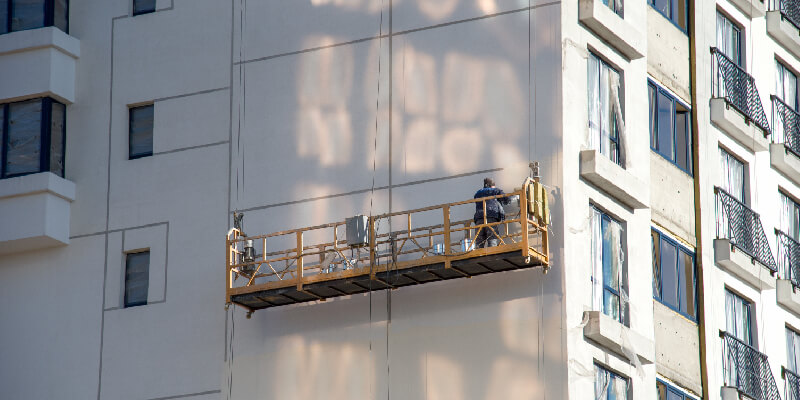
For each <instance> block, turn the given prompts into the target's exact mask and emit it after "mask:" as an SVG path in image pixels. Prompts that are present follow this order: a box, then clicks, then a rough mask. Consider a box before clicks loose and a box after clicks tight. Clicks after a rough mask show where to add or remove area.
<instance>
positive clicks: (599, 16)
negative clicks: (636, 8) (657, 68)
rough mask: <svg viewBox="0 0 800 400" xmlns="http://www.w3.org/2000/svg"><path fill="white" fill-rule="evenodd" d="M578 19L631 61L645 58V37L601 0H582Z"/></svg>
mask: <svg viewBox="0 0 800 400" xmlns="http://www.w3.org/2000/svg"><path fill="white" fill-rule="evenodd" d="M578 19H579V20H580V21H581V22H582V23H583V24H584V25H586V26H587V27H589V29H591V30H592V31H594V33H596V34H597V35H598V36H600V37H601V38H603V39H605V40H606V41H608V42H609V43H610V44H611V45H612V46H614V47H615V48H616V49H617V50H619V51H620V52H621V53H622V54H624V55H625V56H626V57H628V58H629V59H631V60H635V59H638V58H642V57H644V54H645V51H646V48H645V44H644V42H643V41H642V38H643V37H644V35H642V34H641V33H640V32H639V31H637V30H636V29H635V28H634V27H633V26H631V24H629V23H628V22H625V20H624V19H622V18H621V17H620V16H619V15H617V14H615V13H614V12H613V11H611V9H610V8H608V6H606V5H605V4H603V2H602V1H600V0H580V3H579V10H578Z"/></svg>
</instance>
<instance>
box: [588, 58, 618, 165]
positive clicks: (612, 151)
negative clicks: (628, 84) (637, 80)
mask: <svg viewBox="0 0 800 400" xmlns="http://www.w3.org/2000/svg"><path fill="white" fill-rule="evenodd" d="M588 64H589V68H588V75H587V78H588V80H587V82H588V95H589V99H588V100H589V135H590V136H589V140H590V146H591V147H592V148H593V149H596V150H598V151H599V152H600V153H602V154H603V155H605V156H606V157H608V158H610V159H611V161H613V162H615V163H616V164H619V165H623V164H624V163H623V160H622V156H621V154H620V149H621V138H620V134H619V131H620V129H619V126H620V124H621V122H622V121H621V119H622V94H621V93H622V81H621V78H620V75H619V72H617V70H615V69H614V68H613V67H611V66H610V65H608V64H606V63H605V62H604V61H603V60H602V59H600V58H599V57H597V56H595V55H594V54H592V53H589V60H588Z"/></svg>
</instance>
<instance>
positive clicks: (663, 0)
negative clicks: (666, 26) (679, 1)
mask: <svg viewBox="0 0 800 400" xmlns="http://www.w3.org/2000/svg"><path fill="white" fill-rule="evenodd" d="M656 10H658V11H660V12H661V13H662V14H664V15H666V16H667V17H668V18H669V17H670V6H669V0H656Z"/></svg>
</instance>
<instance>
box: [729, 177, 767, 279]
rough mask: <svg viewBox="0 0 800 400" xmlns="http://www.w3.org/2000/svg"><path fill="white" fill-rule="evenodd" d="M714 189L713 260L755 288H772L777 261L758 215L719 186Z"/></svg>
mask: <svg viewBox="0 0 800 400" xmlns="http://www.w3.org/2000/svg"><path fill="white" fill-rule="evenodd" d="M714 192H715V193H716V196H717V201H716V203H717V204H716V207H717V239H716V240H714V261H715V262H716V263H717V265H719V266H720V267H721V268H722V269H724V270H726V271H728V272H730V273H732V274H734V275H736V276H737V277H739V278H740V279H742V280H743V281H744V282H747V283H748V284H750V285H752V286H753V287H755V288H757V289H759V290H764V289H772V288H774V287H775V278H774V276H775V273H776V272H777V265H776V263H775V259H774V257H773V256H772V250H771V249H770V247H769V242H768V241H767V235H766V234H765V233H764V228H763V226H762V225H761V217H760V216H759V215H758V213H756V212H755V211H753V210H751V209H750V208H749V207H747V206H746V205H745V204H744V203H742V202H740V201H738V200H736V199H735V198H734V197H733V196H731V195H730V194H728V193H727V192H725V191H724V190H722V189H721V188H718V187H717V188H714ZM756 262H758V263H756ZM762 266H763V268H762ZM764 268H766V269H767V270H766V271H764Z"/></svg>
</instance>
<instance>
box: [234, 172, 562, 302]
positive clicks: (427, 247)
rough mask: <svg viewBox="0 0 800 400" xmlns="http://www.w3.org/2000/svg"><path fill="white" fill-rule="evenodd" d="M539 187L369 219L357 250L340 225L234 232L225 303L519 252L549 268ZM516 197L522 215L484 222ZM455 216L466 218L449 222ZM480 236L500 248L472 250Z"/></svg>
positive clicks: (342, 223)
mask: <svg viewBox="0 0 800 400" xmlns="http://www.w3.org/2000/svg"><path fill="white" fill-rule="evenodd" d="M537 185H539V184H538V182H534V181H533V180H531V179H530V178H529V179H527V180H526V181H525V183H524V184H523V186H522V188H520V189H518V190H515V191H513V192H511V193H506V194H505V195H500V196H492V197H484V198H478V199H469V200H465V201H460V202H456V203H448V204H441V205H436V206H431V207H424V208H419V209H415V210H410V211H399V212H392V213H386V214H382V215H376V216H370V217H368V226H367V231H368V238H369V243H368V244H367V245H365V246H362V247H351V246H348V244H347V240H346V238H345V237H343V236H344V235H343V234H342V233H343V231H344V230H345V229H346V226H345V221H339V222H333V223H329V224H324V225H317V226H312V227H307V228H300V229H292V230H287V231H281V232H275V233H270V234H266V235H257V236H243V235H242V232H241V231H240V230H238V229H235V228H234V229H231V230H230V231H229V232H228V235H227V237H226V240H225V244H226V249H227V252H226V269H227V271H226V272H227V274H226V288H227V290H226V298H227V301H228V302H230V300H231V296H235V295H240V294H246V293H254V292H260V291H264V290H271V289H278V288H287V287H296V288H297V290H301V291H302V290H303V286H304V285H308V284H311V283H317V282H322V281H329V280H336V279H344V278H349V277H355V276H360V275H367V274H369V276H370V278H371V279H375V280H378V278H377V277H376V276H375V275H376V274H378V273H381V272H384V271H388V270H392V271H394V270H398V271H401V270H403V269H406V268H412V267H416V266H421V265H430V264H438V263H443V264H444V268H452V266H451V263H452V262H453V261H457V260H464V259H469V258H474V257H480V256H485V255H491V254H501V253H508V252H513V251H520V252H521V255H522V257H525V258H526V262H527V263H532V262H535V263H536V264H538V265H542V266H544V267H545V268H547V267H548V266H549V257H548V254H549V251H548V250H549V246H548V235H547V226H546V224H547V222H548V221H547V216H546V213H547V207H546V206H544V207H541V202H542V201H541V200H538V199H537V200H536V201H538V202H539V204H537V203H536V201H534V199H533V197H534V193H537V192H536V190H537V188H539V189H541V186H537ZM540 193H544V191H542V192H540ZM513 196H519V204H520V211H519V213H518V214H516V215H512V216H511V217H510V218H508V219H506V220H504V221H501V222H488V221H487V218H486V202H487V201H489V200H492V199H497V198H502V197H513ZM479 202H480V203H483V210H484V218H483V221H479V222H481V223H475V222H473V218H472V215H473V213H474V209H475V203H479ZM545 202H546V200H545ZM537 205H538V206H540V207H538V209H537ZM454 213H455V214H459V215H464V214H467V215H469V216H470V218H469V219H458V220H453V219H452V218H453V217H452V216H453V214H454ZM543 213H544V214H543ZM431 222H437V223H435V224H430V223H431ZM482 230H490V231H492V232H493V233H495V234H497V236H498V237H499V238H500V240H499V242H500V244H499V245H498V246H495V247H489V248H475V247H474V244H475V242H476V239H477V237H478V235H479V233H480V232H481V231H482ZM248 241H252V247H253V248H254V250H255V253H257V254H255V257H254V258H253V259H252V260H245V259H244V257H243V256H244V247H245V244H246V243H247V242H248ZM456 270H457V269H456ZM465 275H466V274H465Z"/></svg>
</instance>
